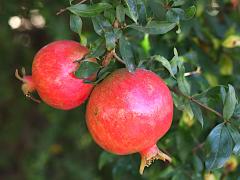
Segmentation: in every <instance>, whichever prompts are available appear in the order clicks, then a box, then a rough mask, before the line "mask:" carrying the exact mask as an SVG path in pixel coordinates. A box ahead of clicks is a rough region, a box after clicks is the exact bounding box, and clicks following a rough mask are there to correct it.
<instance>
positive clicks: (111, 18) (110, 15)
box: [104, 9, 116, 24]
mask: <svg viewBox="0 0 240 180" xmlns="http://www.w3.org/2000/svg"><path fill="white" fill-rule="evenodd" d="M115 14H116V12H115V10H114V9H107V10H105V11H104V17H105V18H106V19H108V20H109V21H110V22H111V24H113V23H114V21H115Z"/></svg>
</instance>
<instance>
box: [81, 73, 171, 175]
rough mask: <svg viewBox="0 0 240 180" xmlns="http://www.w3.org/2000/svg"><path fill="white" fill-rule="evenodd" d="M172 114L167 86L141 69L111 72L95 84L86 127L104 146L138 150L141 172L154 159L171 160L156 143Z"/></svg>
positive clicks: (115, 150) (117, 151)
mask: <svg viewBox="0 0 240 180" xmlns="http://www.w3.org/2000/svg"><path fill="white" fill-rule="evenodd" d="M172 116H173V101H172V96H171V93H170V91H169V89H168V87H167V86H166V85H165V83H164V82H163V80H162V79H161V78H160V77H159V76H157V75H156V74H155V73H153V72H151V71H148V70H144V69H136V71H135V72H133V73H130V72H128V70H127V69H119V70H116V71H115V72H113V73H112V74H110V75H109V76H108V77H107V78H106V79H105V80H103V81H102V82H101V83H100V84H98V85H97V86H96V87H95V88H94V90H93V92H92V93H91V96H90V98H89V102H88V105H87V112H86V119H87V126H88V128H89V131H90V133H91V134H92V136H93V138H94V140H95V141H96V142H97V144H99V145H100V146H101V147H102V148H103V149H105V150H106V151H109V152H112V153H114V154H119V155H125V154H131V153H136V152H139V153H140V154H141V156H142V162H141V166H140V173H141V174H142V173H143V170H144V167H145V166H149V165H150V163H151V161H153V160H154V159H161V160H164V161H165V160H168V161H171V158H170V157H168V156H167V155H165V154H164V153H162V152H161V151H160V150H159V149H158V148H157V146H156V143H157V141H158V140H159V139H160V138H161V137H162V136H163V135H164V134H165V133H166V132H167V131H168V130H169V128H170V126H171V123H172Z"/></svg>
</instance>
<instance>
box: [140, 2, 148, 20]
mask: <svg viewBox="0 0 240 180" xmlns="http://www.w3.org/2000/svg"><path fill="white" fill-rule="evenodd" d="M138 6H139V8H138V9H139V10H138V14H139V20H138V21H139V23H140V24H146V22H147V9H146V5H145V0H138Z"/></svg>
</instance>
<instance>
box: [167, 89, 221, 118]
mask: <svg viewBox="0 0 240 180" xmlns="http://www.w3.org/2000/svg"><path fill="white" fill-rule="evenodd" d="M171 90H172V91H173V92H175V93H176V94H178V95H181V96H183V97H185V98H187V99H188V100H190V101H192V102H194V103H195V104H197V105H199V106H200V107H202V108H203V109H206V110H207V111H210V112H212V113H214V114H215V115H216V116H218V117H220V118H222V119H224V118H223V115H222V114H221V113H219V112H217V111H216V110H214V109H212V108H210V107H208V106H207V105H205V104H203V103H201V102H200V101H198V100H196V99H194V98H193V97H192V96H188V95H186V94H183V93H182V92H181V91H179V90H178V89H176V88H174V89H171Z"/></svg>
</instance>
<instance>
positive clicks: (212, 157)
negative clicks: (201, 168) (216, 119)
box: [205, 123, 233, 170]
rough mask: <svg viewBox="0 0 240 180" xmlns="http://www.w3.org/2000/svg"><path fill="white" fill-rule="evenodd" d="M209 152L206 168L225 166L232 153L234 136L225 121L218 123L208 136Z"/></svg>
mask: <svg viewBox="0 0 240 180" xmlns="http://www.w3.org/2000/svg"><path fill="white" fill-rule="evenodd" d="M206 143H207V147H208V152H209V153H208V154H207V156H206V162H205V165H206V168H207V169H208V170H213V169H217V168H221V167H223V165H224V164H225V162H226V161H227V160H228V158H229V157H230V155H231V153H232V146H233V142H232V138H231V136H230V134H229V132H228V129H227V127H226V126H225V124H224V123H221V124H219V125H217V126H216V127H215V128H214V129H213V130H212V131H211V132H210V134H209V135H208V137H207V141H206Z"/></svg>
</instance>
